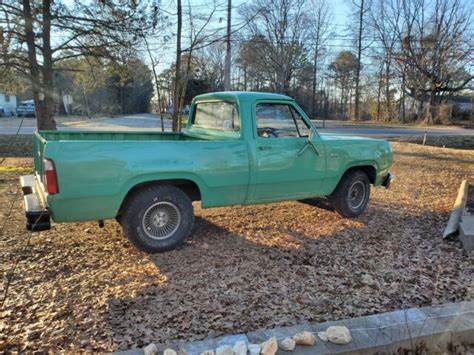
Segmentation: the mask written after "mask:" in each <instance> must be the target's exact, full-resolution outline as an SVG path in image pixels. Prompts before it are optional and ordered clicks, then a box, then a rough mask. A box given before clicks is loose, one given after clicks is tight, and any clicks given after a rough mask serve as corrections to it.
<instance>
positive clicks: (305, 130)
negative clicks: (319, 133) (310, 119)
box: [290, 107, 309, 137]
mask: <svg viewBox="0 0 474 355" xmlns="http://www.w3.org/2000/svg"><path fill="white" fill-rule="evenodd" d="M290 110H291V113H292V114H293V118H294V119H295V122H296V126H297V128H298V133H299V134H300V137H308V136H309V127H308V125H307V124H306V122H305V121H304V120H303V117H301V115H300V114H299V113H298V111H296V110H295V108H294V107H290Z"/></svg>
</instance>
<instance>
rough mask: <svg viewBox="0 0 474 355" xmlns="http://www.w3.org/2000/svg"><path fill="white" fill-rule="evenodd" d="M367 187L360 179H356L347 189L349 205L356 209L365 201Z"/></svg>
mask: <svg viewBox="0 0 474 355" xmlns="http://www.w3.org/2000/svg"><path fill="white" fill-rule="evenodd" d="M366 194H367V187H366V186H365V184H364V183H363V182H362V181H356V182H355V183H353V184H352V186H351V187H350V189H349V205H350V207H351V208H353V209H358V208H359V207H360V206H362V204H363V203H364V201H365V198H366Z"/></svg>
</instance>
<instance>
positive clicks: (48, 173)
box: [43, 159, 59, 195]
mask: <svg viewBox="0 0 474 355" xmlns="http://www.w3.org/2000/svg"><path fill="white" fill-rule="evenodd" d="M43 168H44V181H43V183H44V186H45V187H46V191H47V192H48V194H50V195H54V194H57V193H58V192H59V186H58V177H57V175H56V169H55V167H54V163H53V161H52V160H50V159H44V160H43Z"/></svg>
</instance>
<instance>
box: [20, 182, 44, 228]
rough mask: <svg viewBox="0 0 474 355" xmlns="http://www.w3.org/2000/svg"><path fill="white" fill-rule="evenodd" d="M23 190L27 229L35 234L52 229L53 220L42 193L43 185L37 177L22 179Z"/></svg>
mask: <svg viewBox="0 0 474 355" xmlns="http://www.w3.org/2000/svg"><path fill="white" fill-rule="evenodd" d="M20 185H21V190H22V191H23V205H24V208H25V216H26V229H27V230H29V231H33V232H39V231H44V230H48V229H50V228H51V218H50V213H49V210H48V208H47V207H46V201H45V198H44V196H43V194H42V193H41V184H40V183H39V182H38V180H37V177H36V176H35V175H25V176H21V177H20Z"/></svg>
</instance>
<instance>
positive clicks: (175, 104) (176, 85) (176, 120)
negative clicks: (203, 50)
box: [173, 0, 182, 132]
mask: <svg viewBox="0 0 474 355" xmlns="http://www.w3.org/2000/svg"><path fill="white" fill-rule="evenodd" d="M177 1H178V13H177V15H178V24H177V27H178V28H177V33H176V64H175V76H174V90H173V132H178V129H179V121H180V112H179V85H180V79H181V78H180V76H181V75H180V74H181V28H182V7H181V0H177Z"/></svg>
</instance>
